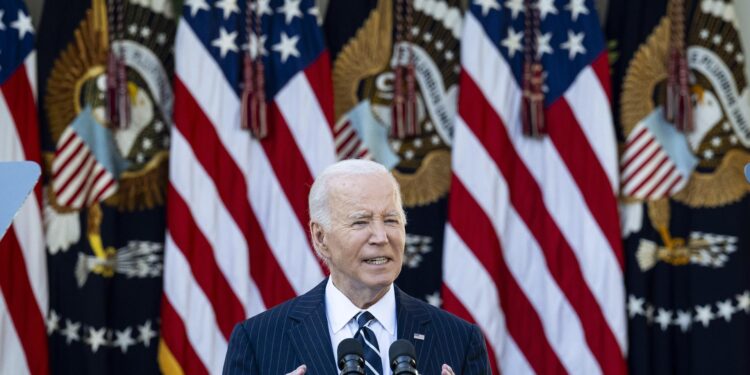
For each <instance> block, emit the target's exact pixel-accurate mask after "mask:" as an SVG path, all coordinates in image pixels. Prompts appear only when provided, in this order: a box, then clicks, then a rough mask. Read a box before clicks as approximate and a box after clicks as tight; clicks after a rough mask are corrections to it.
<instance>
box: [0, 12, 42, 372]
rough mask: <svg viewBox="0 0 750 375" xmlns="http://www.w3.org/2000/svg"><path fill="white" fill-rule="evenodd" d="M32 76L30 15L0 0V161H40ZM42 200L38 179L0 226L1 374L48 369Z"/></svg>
mask: <svg viewBox="0 0 750 375" xmlns="http://www.w3.org/2000/svg"><path fill="white" fill-rule="evenodd" d="M35 82H36V53H35V52H34V28H33V27H32V25H31V17H30V16H29V14H28V12H27V11H26V7H25V6H24V4H23V2H22V1H21V0H2V1H0V162H8V161H21V160H31V161H34V162H37V163H41V153H40V146H39V128H38V124H37V115H36V87H35ZM6 183H9V182H8V181H2V182H0V184H6ZM41 205H42V194H41V185H40V184H37V186H36V187H35V188H34V191H33V193H32V194H31V195H30V196H29V197H28V198H26V201H25V202H24V204H23V206H22V207H21V208H20V210H19V211H18V214H17V216H16V217H15V218H14V220H13V223H12V224H11V226H10V227H9V228H5V227H0V374H47V373H48V372H49V367H48V361H47V336H46V334H45V327H44V322H45V319H44V318H45V317H46V315H47V307H48V296H47V260H46V256H45V251H44V234H43V231H42V206H41ZM6 229H7V232H4V231H5V230H6Z"/></svg>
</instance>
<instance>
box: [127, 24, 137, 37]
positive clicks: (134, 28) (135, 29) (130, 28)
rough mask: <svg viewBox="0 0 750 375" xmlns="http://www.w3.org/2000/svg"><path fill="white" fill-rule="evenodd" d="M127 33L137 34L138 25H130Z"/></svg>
mask: <svg viewBox="0 0 750 375" xmlns="http://www.w3.org/2000/svg"><path fill="white" fill-rule="evenodd" d="M128 32H129V33H130V35H135V33H137V32H138V25H136V24H131V25H130V26H128Z"/></svg>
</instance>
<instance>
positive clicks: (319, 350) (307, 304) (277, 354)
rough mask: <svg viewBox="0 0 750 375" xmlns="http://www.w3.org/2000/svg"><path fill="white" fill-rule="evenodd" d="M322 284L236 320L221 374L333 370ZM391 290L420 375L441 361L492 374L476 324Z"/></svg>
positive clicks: (436, 369)
mask: <svg viewBox="0 0 750 375" xmlns="http://www.w3.org/2000/svg"><path fill="white" fill-rule="evenodd" d="M326 282H327V280H323V282H321V283H320V284H318V286H316V287H315V288H313V289H312V290H311V291H309V292H307V293H305V294H303V295H301V296H299V297H297V298H294V299H292V300H289V301H287V302H285V303H283V304H281V305H279V306H277V307H275V308H272V309H270V310H267V311H265V312H263V313H261V314H259V315H257V316H255V317H252V318H250V319H248V320H246V321H244V322H241V323H239V324H237V326H236V327H235V328H234V330H233V331H232V336H231V337H230V339H229V347H228V349H227V356H226V359H225V362H224V374H225V375H239V374H268V375H279V374H286V373H289V372H291V371H292V370H294V369H296V368H297V367H298V366H299V365H301V364H303V363H304V364H305V365H307V374H308V375H318V374H336V373H338V371H337V368H336V360H335V358H334V353H333V352H332V350H331V347H332V344H331V338H330V336H329V334H328V323H327V320H326V313H325V311H326V310H325V286H326ZM395 291H396V309H397V313H396V316H397V320H398V322H397V326H398V328H397V330H398V338H399V339H407V340H409V341H411V342H412V344H414V348H415V349H416V353H417V368H418V370H419V372H420V373H423V374H439V373H440V367H441V366H442V364H443V363H447V364H448V365H450V366H451V367H452V368H453V369H454V370H455V371H456V374H491V373H492V372H491V371H490V366H489V362H488V361H489V359H488V357H487V348H486V347H485V343H484V338H483V337H482V333H481V332H480V331H479V328H478V327H477V326H475V325H473V324H469V323H467V322H466V321H464V320H462V319H460V318H458V317H456V316H454V315H451V314H449V313H447V312H445V311H443V310H440V309H438V308H435V307H433V306H430V305H428V304H426V303H424V302H422V301H419V300H417V299H415V298H413V297H411V296H409V295H407V294H406V293H404V292H402V291H401V290H400V289H399V288H398V287H396V288H395ZM415 334H420V335H424V340H419V339H415V338H414V335H415ZM420 337H421V336H420ZM383 350H384V351H385V349H383ZM386 373H390V371H388V372H386Z"/></svg>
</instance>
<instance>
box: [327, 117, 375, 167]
mask: <svg viewBox="0 0 750 375" xmlns="http://www.w3.org/2000/svg"><path fill="white" fill-rule="evenodd" d="M333 138H334V140H335V144H336V157H337V158H338V159H339V160H344V159H372V154H370V150H369V149H368V148H367V145H365V143H364V142H363V141H362V138H361V137H359V136H358V135H357V132H356V131H355V130H354V127H353V126H352V124H351V122H350V121H349V117H348V116H346V115H344V116H342V117H341V119H339V121H338V122H337V123H336V125H334V127H333Z"/></svg>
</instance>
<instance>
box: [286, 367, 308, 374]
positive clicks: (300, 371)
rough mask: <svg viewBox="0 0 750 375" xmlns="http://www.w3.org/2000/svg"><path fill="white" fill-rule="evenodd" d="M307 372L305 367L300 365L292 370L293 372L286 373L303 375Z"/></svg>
mask: <svg viewBox="0 0 750 375" xmlns="http://www.w3.org/2000/svg"><path fill="white" fill-rule="evenodd" d="M306 371H307V366H305V365H301V366H300V367H297V368H296V369H294V371H292V372H290V373H288V374H287V375H304V373H305V372H306Z"/></svg>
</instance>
